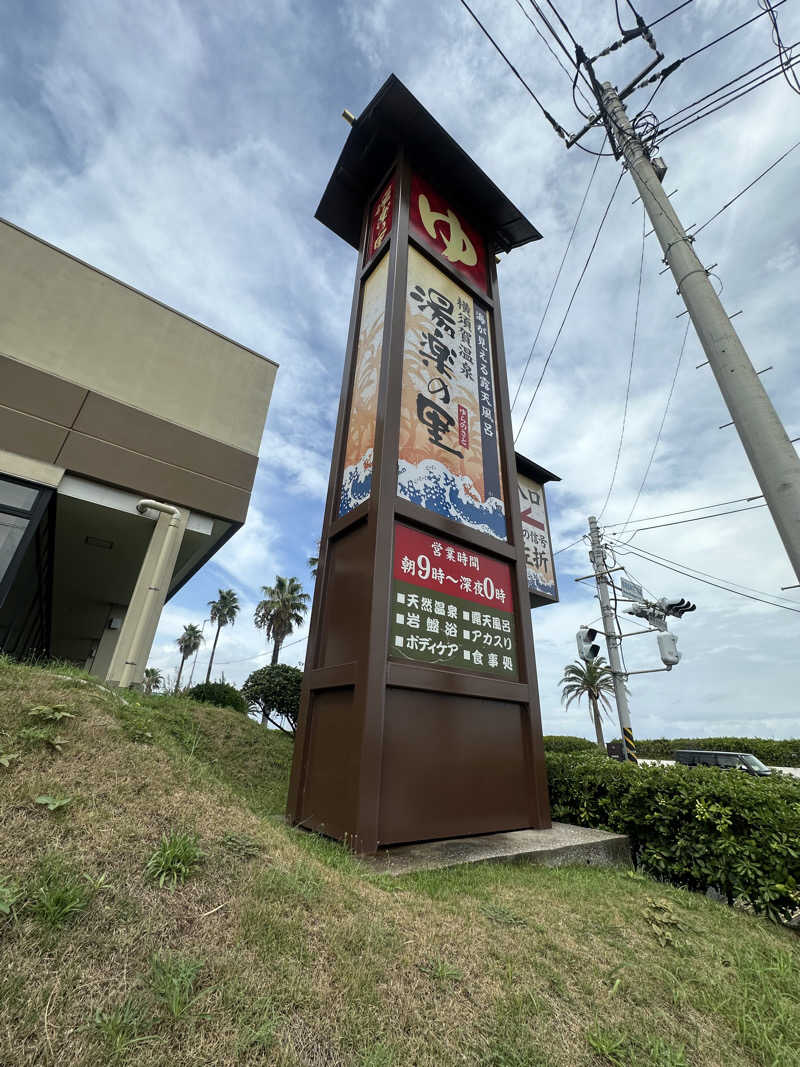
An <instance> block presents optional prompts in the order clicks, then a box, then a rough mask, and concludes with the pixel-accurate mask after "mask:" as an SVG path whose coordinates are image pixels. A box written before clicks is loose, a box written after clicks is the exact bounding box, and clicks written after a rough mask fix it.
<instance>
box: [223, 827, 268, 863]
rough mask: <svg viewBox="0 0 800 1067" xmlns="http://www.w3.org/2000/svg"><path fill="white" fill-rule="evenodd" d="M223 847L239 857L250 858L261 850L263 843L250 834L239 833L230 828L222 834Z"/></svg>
mask: <svg viewBox="0 0 800 1067" xmlns="http://www.w3.org/2000/svg"><path fill="white" fill-rule="evenodd" d="M221 844H222V847H223V848H224V849H225V850H226V851H227V852H232V853H233V855H234V856H238V857H239V859H243V860H249V859H252V858H253V856H257V855H258V854H259V852H261V845H259V843H258V841H256V839H255V838H254V837H251V836H250V835H249V834H243V833H237V832H236V831H235V830H230V831H228V832H227V833H225V834H223V835H222V841H221Z"/></svg>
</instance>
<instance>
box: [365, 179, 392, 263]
mask: <svg viewBox="0 0 800 1067" xmlns="http://www.w3.org/2000/svg"><path fill="white" fill-rule="evenodd" d="M393 204H394V178H390V179H389V181H388V183H387V185H386V188H385V189H384V190H383V192H382V193H381V195H380V196H379V197H378V199H377V200H376V201H375V203H374V204H373V205H372V211H371V213H370V218H369V243H368V245H367V255H366V259H367V260H370V259H372V257H373V256H374V255H375V253H376V252H377V251H378V249H379V248H380V246H381V245H382V244H383V241H384V238H385V237H386V235H387V233H388V232H389V231H390V230H391V228H392V207H393Z"/></svg>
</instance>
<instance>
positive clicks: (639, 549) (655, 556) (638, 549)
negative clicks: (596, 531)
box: [622, 545, 798, 607]
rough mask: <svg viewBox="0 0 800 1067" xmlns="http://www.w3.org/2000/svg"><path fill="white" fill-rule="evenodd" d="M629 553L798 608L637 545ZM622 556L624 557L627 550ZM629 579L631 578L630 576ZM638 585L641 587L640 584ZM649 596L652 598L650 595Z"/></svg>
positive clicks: (749, 587)
mask: <svg viewBox="0 0 800 1067" xmlns="http://www.w3.org/2000/svg"><path fill="white" fill-rule="evenodd" d="M630 551H632V552H634V551H635V552H637V553H639V554H640V555H647V556H652V557H653V559H652V560H651V562H655V560H659V561H660V562H661V563H671V564H672V565H673V566H674V567H683V569H684V570H687V571H692V572H693V573H694V574H701V575H702V576H703V577H704V578H711V579H713V580H714V581H715V582H722V583H723V584H725V585H730V586H733V587H735V588H737V589H746V590H747V592H748V593H757V594H758V595H759V596H765V597H772V598H773V599H774V600H780V601H783V603H784V604H789V605H791V606H793V607H797V606H798V602H797V601H796V600H791V599H790V598H789V597H786V596H778V595H777V593H766V592H764V590H763V589H753V587H752V586H750V585H742V583H741V582H733V581H731V580H730V579H729V578H718V577H717V576H716V575H715V574H709V573H708V572H707V571H701V570H698V568H697V567H690V566H689V564H688V563H678V562H676V560H674V559H668V558H667V557H666V556H659V555H658V554H657V553H655V552H651V551H650V549H649V548H642V547H641V545H638V546H637V547H636V548H635V549H631V550H630ZM622 554H623V555H626V554H627V550H626V552H623V553H622ZM626 571H627V567H626ZM631 577H633V576H632V575H631ZM639 584H640V585H641V582H640V583H639ZM643 588H644V586H643ZM650 595H651V596H652V593H651V594H650Z"/></svg>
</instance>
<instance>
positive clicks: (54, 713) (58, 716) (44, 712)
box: [28, 704, 75, 723]
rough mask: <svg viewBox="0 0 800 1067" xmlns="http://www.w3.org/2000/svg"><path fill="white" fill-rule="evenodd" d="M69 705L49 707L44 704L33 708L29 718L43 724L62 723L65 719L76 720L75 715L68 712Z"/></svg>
mask: <svg viewBox="0 0 800 1067" xmlns="http://www.w3.org/2000/svg"><path fill="white" fill-rule="evenodd" d="M68 707H69V704H53V705H51V706H50V707H47V706H46V705H44V704H41V705H39V706H38V707H36V708H31V710H30V711H29V712H28V716H29V717H30V718H31V719H39V720H40V721H41V722H54V723H55V722H61V721H62V720H63V719H74V718H75V715H74V714H73V713H72V712H71V711H67V708H68Z"/></svg>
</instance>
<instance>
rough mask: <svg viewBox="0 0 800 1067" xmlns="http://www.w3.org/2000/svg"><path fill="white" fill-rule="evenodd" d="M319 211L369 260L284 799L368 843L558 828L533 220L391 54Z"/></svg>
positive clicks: (292, 812) (358, 300) (331, 831)
mask: <svg viewBox="0 0 800 1067" xmlns="http://www.w3.org/2000/svg"><path fill="white" fill-rule="evenodd" d="M317 218H318V219H320V220H321V221H322V222H324V223H325V224H326V225H327V226H328V227H329V228H330V229H331V230H333V231H334V233H337V234H338V235H339V236H341V237H343V238H344V239H345V240H347V241H348V242H349V243H350V244H352V245H353V246H354V247H357V248H358V251H359V264H358V270H357V277H356V285H355V292H354V297H353V310H352V317H351V324H350V335H349V340H348V346H347V353H346V360H345V367H344V375H343V381H342V394H341V400H340V406H339V416H338V420H337V430H336V438H335V442H334V449H333V460H332V464H331V476H330V482H329V489H328V499H327V503H326V509H325V518H324V524H323V531H322V540H321V548H320V564H319V577H318V579H317V584H316V589H315V593H314V605H313V609H312V618H311V629H310V635H309V642H308V652H307V658H306V669H305V673H304V681H303V692H302V697H301V708H300V718H299V723H298V730H297V740H296V745H295V755H294V763H293V767H292V778H291V783H290V790H289V803H288V815H289V818H290V820H291V821H292V822H293V823H296V824H301V825H303V826H305V827H307V828H311V829H316V830H318V831H320V832H322V833H325V834H328V835H329V836H332V837H336V838H339V839H341V840H344V841H346V842H347V843H348V845H349V846H350V847H352V848H353V849H355V850H356V851H358V852H362V853H373V852H375V851H376V850H377V849H378V848H384V847H389V846H391V845H393V844H399V843H401V842H404V841H420V840H429V839H438V838H446V837H450V836H464V835H468V834H476V833H489V832H494V831H501V830H513V829H522V828H530V827H533V828H537V827H540V828H545V827H547V826H549V825H550V812H549V805H548V798H547V776H546V768H545V763H544V751H543V745H542V736H541V721H540V716H539V705H538V694H537V688H536V670H535V662H534V655H533V643H532V635H531V628H530V616H529V612H528V595H529V581H528V577H527V572H526V551H528V545H527V542H526V535H525V531H524V529H523V524H522V518H521V510H520V502H519V494H520V493H521V491H522V490H521V488H518V483H517V475H516V466H515V459H514V451H513V443H512V434H511V424H510V413H509V401H508V385H507V381H506V372H505V358H504V354H503V342H502V331H501V328H500V319H499V306H498V289H497V277H496V271H495V265H494V253H495V251H496V250H497V249H498V248H504V249H505V250H508V249H510V248H513V247H517V246H518V245H521V244H524V243H526V242H527V241H531V240H535V239H536V238H537V237H538V236H539V235H538V234H537V232H536V230H535V229H534V228H533V226H532V225H531V224H530V223H529V222H528V220H527V219H525V218H524V217H523V216H522V215H521V214H520V213H519V212H518V211H517V209H516V208H515V207H514V205H513V204H511V203H510V201H508V200H507V198H505V196H504V195H503V194H502V193H501V192H500V191H499V190H498V189H497V188H496V186H494V185H493V184H492V183H491V181H490V180H489V179H488V178H487V177H486V175H485V174H483V172H482V171H480V170H479V168H478V167H477V166H476V165H475V163H474V162H473V161H472V160H471V159H470V158H469V157H468V156H467V155H466V153H464V151H463V150H462V149H461V148H460V147H459V146H458V145H456V143H455V142H454V141H453V140H452V138H450V137H449V136H448V135H447V134H446V133H445V132H444V130H442V128H441V127H440V126H439V125H438V124H437V123H436V122H435V121H434V120H433V118H432V117H431V116H430V115H429V114H428V113H427V112H426V111H425V110H424V109H423V108H422V107H421V105H420V104H419V102H418V101H416V100H415V99H414V97H413V96H412V95H411V94H410V93H409V92H408V90H407V89H405V87H404V86H403V85H402V84H401V83H400V82H399V81H398V80H397V79H396V78H394V77H393V76H392V77H391V78H390V79H389V80H388V81H387V82H386V84H385V85H384V86H383V88H382V89H381V90H380V91H379V93H378V94H377V96H376V97H375V98H374V99H373V101H372V102H371V103H370V104H369V105H368V106H367V108H366V109H365V111H364V112H363V114H362V116H361V117H360V118H359V119H357V120H356V121H355V123H354V125H353V129H352V131H351V133H350V135H349V137H348V140H347V143H346V145H345V148H344V150H343V152H342V155H341V158H340V160H339V162H338V164H337V166H336V168H335V170H334V172H333V176H332V177H331V180H330V182H329V184H328V187H327V189H326V191H325V194H324V196H323V199H322V202H321V203H320V206H319V208H318V210H317ZM531 515H533V512H531ZM536 515H537V517H536V518H535V519H534V521H535V522H539V521H540V520H539V518H538V512H537V513H536ZM539 547H540V546H536V544H535V543H534V548H539ZM536 558H538V557H536ZM550 566H551V567H552V560H551V561H550ZM540 570H542V567H541V566H540ZM545 571H546V568H544V570H542V574H544V572H545ZM544 582H545V577H542V578H541V583H544ZM537 588H538V587H537ZM543 588H544V585H543V584H542V589H543ZM540 591H541V590H540Z"/></svg>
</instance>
